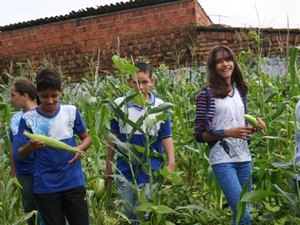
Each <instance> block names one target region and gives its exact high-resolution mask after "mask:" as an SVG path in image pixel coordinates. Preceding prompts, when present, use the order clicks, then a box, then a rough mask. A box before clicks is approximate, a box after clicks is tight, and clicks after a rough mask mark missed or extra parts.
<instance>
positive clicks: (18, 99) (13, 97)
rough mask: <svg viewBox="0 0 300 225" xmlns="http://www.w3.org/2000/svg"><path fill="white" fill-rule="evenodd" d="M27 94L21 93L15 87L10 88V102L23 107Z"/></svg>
mask: <svg viewBox="0 0 300 225" xmlns="http://www.w3.org/2000/svg"><path fill="white" fill-rule="evenodd" d="M26 96H27V95H25V94H24V95H21V94H20V93H19V92H17V91H16V88H15V87H12V88H11V89H10V102H11V104H12V105H13V106H14V107H16V108H23V105H24V101H25V98H26Z"/></svg>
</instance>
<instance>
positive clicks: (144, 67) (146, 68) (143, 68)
mask: <svg viewBox="0 0 300 225" xmlns="http://www.w3.org/2000/svg"><path fill="white" fill-rule="evenodd" d="M134 66H135V67H137V68H139V72H144V73H147V74H149V77H150V78H151V77H152V68H151V66H150V64H149V63H146V62H142V61H135V63H134Z"/></svg>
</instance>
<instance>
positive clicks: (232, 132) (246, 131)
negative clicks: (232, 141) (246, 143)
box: [224, 126, 253, 140]
mask: <svg viewBox="0 0 300 225" xmlns="http://www.w3.org/2000/svg"><path fill="white" fill-rule="evenodd" d="M252 133H253V131H252V127H249V126H245V127H234V128H230V129H226V130H225V131H224V134H225V137H233V138H240V139H243V140H248V139H250V137H251V136H252Z"/></svg>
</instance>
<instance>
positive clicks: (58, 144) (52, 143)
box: [23, 131, 84, 154]
mask: <svg viewBox="0 0 300 225" xmlns="http://www.w3.org/2000/svg"><path fill="white" fill-rule="evenodd" d="M23 134H24V135H25V136H26V137H28V138H30V139H33V140H40V141H43V142H44V143H45V145H47V146H48V147H51V148H54V149H58V150H65V151H69V152H74V153H80V154H83V153H84V152H83V151H80V150H77V149H76V148H74V147H72V146H70V145H67V144H66V143H64V142H62V141H59V140H56V139H53V138H50V137H47V136H45V135H42V134H32V133H29V132H27V131H24V133H23Z"/></svg>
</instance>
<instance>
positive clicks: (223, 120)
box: [210, 87, 251, 165]
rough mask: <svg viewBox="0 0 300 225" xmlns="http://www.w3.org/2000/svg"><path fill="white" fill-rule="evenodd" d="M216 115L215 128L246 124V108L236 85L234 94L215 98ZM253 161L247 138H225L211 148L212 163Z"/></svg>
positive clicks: (213, 124)
mask: <svg viewBox="0 0 300 225" xmlns="http://www.w3.org/2000/svg"><path fill="white" fill-rule="evenodd" d="M215 107H216V110H215V115H214V118H213V121H212V127H213V129H215V130H219V129H228V128H232V127H241V126H245V118H244V114H245V109H244V104H243V101H242V98H241V96H240V94H239V91H238V89H237V88H236V87H234V91H233V95H232V96H227V97H226V98H224V99H221V98H215ZM247 161H251V154H250V151H249V148H248V142H247V140H243V139H239V138H232V137H228V138H223V139H222V140H220V141H218V142H217V143H216V144H215V145H214V146H213V147H212V148H211V150H210V163H211V165H214V164H219V163H230V162H247Z"/></svg>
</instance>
